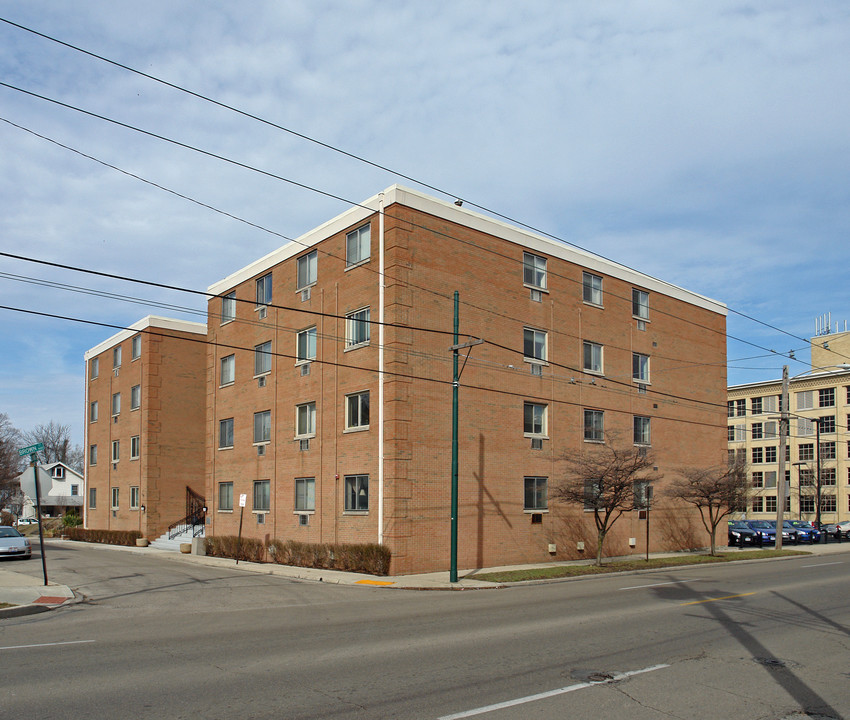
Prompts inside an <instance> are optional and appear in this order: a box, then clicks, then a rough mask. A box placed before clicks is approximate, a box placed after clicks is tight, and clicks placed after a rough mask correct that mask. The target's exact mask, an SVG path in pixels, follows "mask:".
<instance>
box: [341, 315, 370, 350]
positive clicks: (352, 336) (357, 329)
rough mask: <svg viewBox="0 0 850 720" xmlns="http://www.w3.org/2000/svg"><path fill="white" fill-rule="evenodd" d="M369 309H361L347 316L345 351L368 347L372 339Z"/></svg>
mask: <svg viewBox="0 0 850 720" xmlns="http://www.w3.org/2000/svg"><path fill="white" fill-rule="evenodd" d="M370 330H371V325H370V323H369V308H361V309H360V310H355V311H354V312H352V313H348V314H347V315H346V316H345V349H346V350H348V349H349V348H355V347H359V346H361V345H366V344H367V343H368V342H369V338H370V335H371V333H370Z"/></svg>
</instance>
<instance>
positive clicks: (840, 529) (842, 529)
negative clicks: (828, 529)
mask: <svg viewBox="0 0 850 720" xmlns="http://www.w3.org/2000/svg"><path fill="white" fill-rule="evenodd" d="M834 527H835V531H834V533H833V534H834V535H835V536H836V537H838V536H839V535H840V536H841V537H842V538H843V539H845V540H847V539H848V538H850V520H842V521H841V522H837V523H835V526H834Z"/></svg>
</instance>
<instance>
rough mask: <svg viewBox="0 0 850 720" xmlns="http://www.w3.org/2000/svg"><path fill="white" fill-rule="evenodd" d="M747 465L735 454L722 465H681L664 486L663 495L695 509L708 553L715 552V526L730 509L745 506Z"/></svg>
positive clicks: (734, 509)
mask: <svg viewBox="0 0 850 720" xmlns="http://www.w3.org/2000/svg"><path fill="white" fill-rule="evenodd" d="M746 479H747V464H746V461H745V460H743V458H741V457H739V456H736V457H735V459H734V460H733V461H732V462H730V463H729V464H728V465H726V466H717V467H707V468H684V469H683V470H681V471H680V477H679V478H678V479H677V480H675V481H674V482H673V483H672V484H671V485H670V486H669V487H668V488H667V493H666V494H667V495H668V496H669V497H672V498H676V499H678V500H683V501H685V502H686V503H689V504H691V505H693V506H694V507H696V508H697V510H699V515H700V518H701V519H702V524H703V527H705V530H706V532H707V533H708V535H709V538H710V540H711V543H710V544H711V554H712V555H716V554H717V538H716V535H717V526H718V525H720V523H721V522H722V521H723V519H724V518H725V517H727V516H729V515H731V514H732V513H733V512H736V511H738V510H740V509H742V508H744V507H746V501H747V487H746Z"/></svg>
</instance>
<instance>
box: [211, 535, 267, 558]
mask: <svg viewBox="0 0 850 720" xmlns="http://www.w3.org/2000/svg"><path fill="white" fill-rule="evenodd" d="M204 545H205V547H206V553H207V555H211V556H213V557H224V558H233V559H234V560H245V561H246V562H265V559H266V547H265V545H263V543H262V542H261V541H260V540H257V539H255V538H242V540H241V541H240V539H239V538H238V537H237V536H236V535H213V536H211V537H208V538H205V539H204Z"/></svg>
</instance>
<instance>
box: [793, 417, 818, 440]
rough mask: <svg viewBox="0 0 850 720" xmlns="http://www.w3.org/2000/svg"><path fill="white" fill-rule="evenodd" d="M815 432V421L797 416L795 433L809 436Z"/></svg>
mask: <svg viewBox="0 0 850 720" xmlns="http://www.w3.org/2000/svg"><path fill="white" fill-rule="evenodd" d="M814 434H815V423H814V421H812V420H809V419H808V418H797V435H801V436H803V437H810V436H812V435H814Z"/></svg>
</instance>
